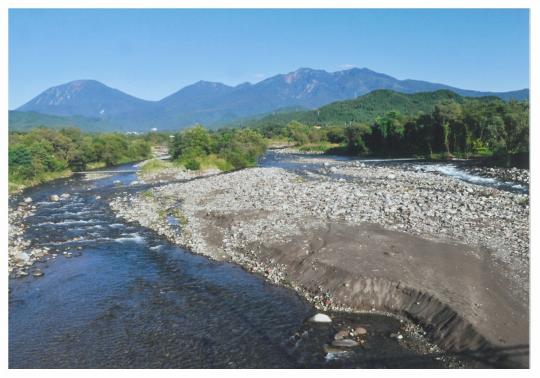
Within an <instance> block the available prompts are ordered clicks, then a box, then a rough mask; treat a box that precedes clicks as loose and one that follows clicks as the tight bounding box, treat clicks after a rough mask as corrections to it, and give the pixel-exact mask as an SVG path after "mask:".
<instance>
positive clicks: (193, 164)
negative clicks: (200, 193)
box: [184, 159, 201, 171]
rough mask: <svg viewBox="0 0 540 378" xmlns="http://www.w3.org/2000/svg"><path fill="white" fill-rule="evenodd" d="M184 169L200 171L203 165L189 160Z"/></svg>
mask: <svg viewBox="0 0 540 378" xmlns="http://www.w3.org/2000/svg"><path fill="white" fill-rule="evenodd" d="M184 167H186V169H189V170H190V171H198V170H199V169H200V168H201V164H200V163H199V162H198V161H197V160H195V159H188V160H187V161H186V162H185V163H184Z"/></svg>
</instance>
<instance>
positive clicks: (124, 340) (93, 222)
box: [9, 154, 465, 368]
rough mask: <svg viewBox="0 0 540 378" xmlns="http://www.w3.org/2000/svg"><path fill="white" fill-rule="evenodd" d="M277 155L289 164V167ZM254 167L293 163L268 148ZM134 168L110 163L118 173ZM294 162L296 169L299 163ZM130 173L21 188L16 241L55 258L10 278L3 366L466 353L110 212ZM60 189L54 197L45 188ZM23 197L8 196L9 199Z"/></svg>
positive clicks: (423, 363) (296, 364)
mask: <svg viewBox="0 0 540 378" xmlns="http://www.w3.org/2000/svg"><path fill="white" fill-rule="evenodd" d="M287 164H292V165H290V166H287ZM261 165H262V166H282V167H286V168H289V169H300V168H301V167H302V166H303V165H301V164H300V163H295V162H294V161H293V162H289V163H287V162H286V161H284V160H283V159H281V158H280V157H279V156H276V155H275V154H269V155H268V156H267V157H266V158H265V159H264V160H263V161H262V162H261ZM131 167H132V165H124V166H120V167H117V168H116V170H126V168H131ZM303 167H304V169H305V168H306V166H303ZM136 180H137V177H136V174H135V173H126V172H122V173H116V174H113V175H110V176H109V177H106V178H102V179H97V180H91V181H88V180H84V178H83V177H77V176H74V177H72V178H68V179H60V180H56V181H53V182H50V183H47V184H44V185H40V186H38V187H35V188H31V189H29V190H27V191H26V192H25V193H24V196H25V197H26V196H30V197H32V199H33V203H34V204H35V205H36V207H37V208H36V212H35V214H34V215H32V216H30V217H28V218H26V220H25V222H26V224H27V226H28V227H27V230H26V233H25V236H24V237H25V238H27V239H28V240H30V241H31V243H32V245H34V246H47V247H50V248H52V252H53V253H55V254H56V255H57V256H55V257H53V258H50V259H45V260H43V261H42V262H40V263H38V264H37V267H39V268H40V269H41V270H42V271H43V272H44V273H45V274H44V276H42V277H33V276H31V275H29V276H27V277H23V278H10V280H9V290H10V295H9V366H10V368H114V367H117V368H303V367H367V368H375V367H377V368H380V367H390V368H392V367H394V368H395V367H429V368H434V367H448V366H463V364H464V363H465V362H463V361H462V360H459V359H455V358H448V356H444V355H440V354H438V353H428V354H426V353H425V352H422V353H420V352H419V350H420V349H422V348H424V349H425V348H426V346H425V345H424V344H423V343H424V342H423V341H422V340H419V341H418V345H415V346H413V347H411V346H410V345H409V346H407V345H404V344H403V343H400V342H399V340H398V339H397V338H396V337H395V334H396V333H398V332H400V329H401V327H402V324H401V322H400V321H399V320H398V319H396V318H394V317H390V316H384V315H378V314H359V315H347V314H330V315H331V316H332V318H333V319H334V322H333V323H332V325H330V326H328V325H316V324H312V323H306V322H305V319H306V318H308V317H309V316H311V315H313V314H314V313H316V310H315V309H314V308H313V307H312V306H311V305H310V304H308V303H307V302H305V301H304V300H302V299H301V298H300V297H299V296H297V294H296V293H295V292H294V291H292V290H290V289H285V288H281V287H277V286H273V285H271V284H268V283H266V282H265V281H264V279H263V278H262V277H259V276H257V275H253V274H250V273H248V272H246V271H244V270H242V269H241V268H239V267H237V266H235V265H233V264H229V263H224V262H215V261H211V260H209V259H207V258H205V257H201V256H196V255H193V254H191V253H189V252H188V251H185V250H183V249H182V248H179V247H178V246H175V245H172V244H171V243H169V242H168V241H167V240H165V239H164V238H163V237H161V236H159V235H157V234H156V233H154V232H153V231H151V230H148V229H145V228H143V227H141V226H139V225H137V224H133V223H127V222H124V221H123V220H122V219H120V218H116V217H115V215H114V214H113V213H112V211H111V210H110V208H109V206H108V199H109V198H111V197H112V196H115V195H117V194H118V193H121V192H126V191H127V192H134V191H144V190H146V189H147V186H145V185H137V184H136V185H130V184H132V183H133V182H134V181H136ZM62 193H67V194H69V195H70V196H69V198H67V199H63V200H60V201H58V202H51V201H49V200H48V198H49V196H50V195H51V194H62ZM22 197H23V196H22V195H21V196H17V197H14V198H12V199H11V203H10V206H12V207H13V206H17V203H18V202H20V201H21V199H22ZM358 324H360V325H363V326H365V327H367V328H368V329H370V330H371V331H370V332H369V334H368V336H367V337H366V343H365V345H364V346H362V347H361V348H355V350H354V352H345V353H342V352H340V351H339V350H338V351H337V352H336V351H335V350H329V349H328V348H326V349H325V348H324V344H327V343H329V342H330V341H331V340H332V336H333V334H334V333H335V332H336V331H337V330H338V329H339V327H340V326H343V325H358Z"/></svg>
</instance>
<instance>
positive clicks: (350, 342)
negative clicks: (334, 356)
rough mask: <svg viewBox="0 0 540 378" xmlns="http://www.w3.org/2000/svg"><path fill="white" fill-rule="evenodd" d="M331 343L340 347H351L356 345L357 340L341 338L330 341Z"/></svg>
mask: <svg viewBox="0 0 540 378" xmlns="http://www.w3.org/2000/svg"><path fill="white" fill-rule="evenodd" d="M332 345H333V346H335V347H340V348H352V347H355V346H358V342H356V341H354V340H352V339H341V340H334V341H332Z"/></svg>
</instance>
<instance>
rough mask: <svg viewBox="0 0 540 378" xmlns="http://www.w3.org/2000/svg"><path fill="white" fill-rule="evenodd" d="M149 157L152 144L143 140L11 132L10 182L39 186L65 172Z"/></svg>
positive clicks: (47, 131) (69, 130) (75, 133)
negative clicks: (40, 183) (37, 184)
mask: <svg viewBox="0 0 540 378" xmlns="http://www.w3.org/2000/svg"><path fill="white" fill-rule="evenodd" d="M150 155H151V144H150V142H148V141H147V140H145V138H144V137H143V136H136V135H126V134H120V133H103V134H85V133H83V132H81V130H79V129H77V128H65V129H60V130H55V129H49V128H44V127H40V128H36V129H33V130H31V131H29V132H10V134H9V152H8V158H9V181H10V183H13V184H15V185H17V184H18V185H27V184H32V183H39V182H43V181H46V180H47V179H49V178H54V177H56V176H59V175H61V174H62V173H64V172H69V171H80V170H84V169H87V168H88V167H92V166H97V165H115V164H122V163H127V162H130V161H137V160H142V159H146V158H148V157H150Z"/></svg>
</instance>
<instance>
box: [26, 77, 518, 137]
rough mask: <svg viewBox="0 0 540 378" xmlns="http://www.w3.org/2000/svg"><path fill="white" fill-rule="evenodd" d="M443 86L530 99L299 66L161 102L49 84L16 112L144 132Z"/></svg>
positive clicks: (90, 86)
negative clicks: (87, 120)
mask: <svg viewBox="0 0 540 378" xmlns="http://www.w3.org/2000/svg"><path fill="white" fill-rule="evenodd" d="M441 89H444V90H450V91H452V92H455V93H457V94H459V95H462V96H472V97H478V96H486V95H492V96H498V97H500V98H503V99H505V100H508V99H512V98H513V99H527V98H528V90H521V91H514V92H505V93H493V92H478V91H471V90H464V89H459V88H454V87H451V86H448V85H444V84H438V83H430V82H426V81H420V80H399V79H396V78H394V77H392V76H389V75H386V74H383V73H379V72H375V71H373V70H370V69H368V68H366V67H363V68H358V67H351V68H348V69H345V70H341V71H335V72H328V71H325V70H321V69H313V68H307V67H300V68H298V69H296V70H294V71H291V72H288V73H283V74H278V75H274V76H272V77H269V78H267V79H264V80H262V81H259V82H257V83H255V84H250V83H243V84H239V85H236V86H228V85H225V84H223V83H219V82H213V81H206V80H200V81H197V82H196V83H193V84H191V85H188V86H185V87H183V88H182V89H180V90H178V91H177V92H175V93H173V94H171V95H169V96H167V97H165V98H163V99H161V100H159V101H146V100H142V99H139V98H136V97H133V96H130V95H128V94H126V93H123V92H121V91H119V90H117V89H113V88H110V87H108V86H107V85H105V84H103V83H101V82H99V81H96V80H83V79H80V80H74V81H71V82H69V83H65V84H62V85H59V86H57V87H52V88H49V89H47V90H46V91H44V92H42V93H41V94H39V95H38V96H36V97H34V98H33V99H32V100H30V101H29V102H28V103H26V104H24V105H23V106H21V107H19V108H18V109H17V110H19V111H23V112H29V111H33V112H38V113H42V114H47V115H53V116H70V117H71V116H83V117H92V118H97V119H100V120H104V121H107V122H109V121H111V122H113V123H115V124H118V125H122V126H123V127H129V128H130V129H133V130H138V131H144V130H149V129H150V128H152V127H159V129H178V128H180V127H184V126H187V125H190V124H193V123H194V122H201V123H204V124H206V125H208V126H211V125H218V124H224V123H230V122H233V121H235V120H238V119H241V118H246V117H253V116H257V115H261V114H265V113H269V112H274V111H276V110H277V109H285V108H304V109H314V108H318V107H320V106H323V105H326V104H329V103H331V102H334V101H340V100H348V99H354V98H357V97H358V96H361V95H364V94H366V93H370V92H372V91H375V90H391V91H395V92H399V93H417V92H432V91H437V90H441Z"/></svg>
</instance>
